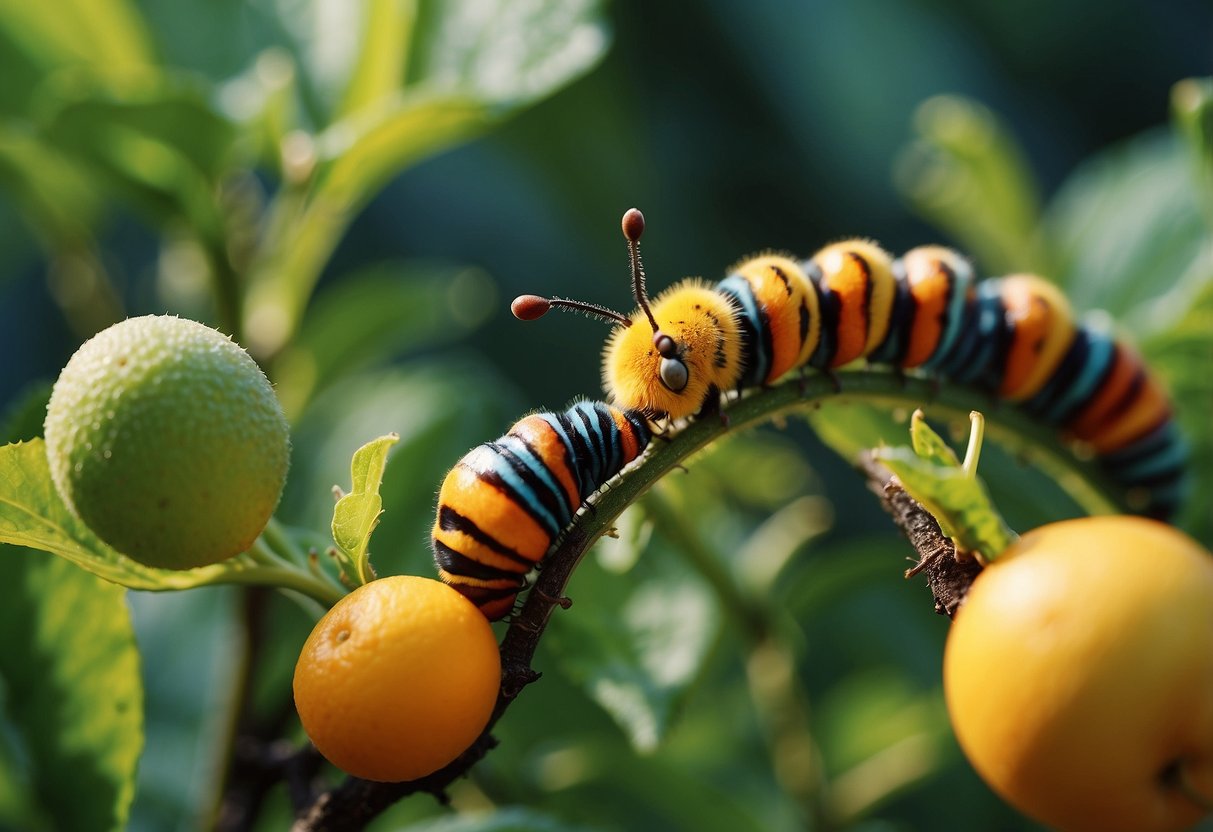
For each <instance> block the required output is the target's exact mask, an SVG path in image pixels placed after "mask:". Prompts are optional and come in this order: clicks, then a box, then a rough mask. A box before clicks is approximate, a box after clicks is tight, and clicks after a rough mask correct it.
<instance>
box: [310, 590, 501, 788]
mask: <svg viewBox="0 0 1213 832" xmlns="http://www.w3.org/2000/svg"><path fill="white" fill-rule="evenodd" d="M500 686H501V659H500V656H499V654H498V652H497V640H496V639H495V638H494V636H493V631H492V628H491V627H490V626H489V622H488V619H486V618H485V617H484V615H483V614H482V613H481V612H480V611H479V610H478V609H476V607H475V606H474V605H473V604H472V603H471V602H470V601H468V600H467V599H466V598H464V597H463V596H462V595H460V594H459V593H458V592H456V591H455V590H454V589H452V588H451V587H449V586H447V585H446V584H444V583H442V582H441V581H436V580H433V579H431V578H421V577H417V576H414V575H397V576H394V577H388V578H380V579H379V580H376V581H372V582H371V583H369V584H365V585H364V586H361V587H359V588H358V589H356V590H354V591H353V592H351V593H350V594H349V595H347V596H346V597H345V598H343V599H341V600H340V601H339V602H337V604H336V605H334V607H333V608H332V609H331V610H329V611H328V613H327V614H326V615H325V616H324V617H323V618H321V619H320V621H319V622H318V623H317V624H316V627H315V629H313V630H312V633H311V635H310V636H308V639H307V641H306V642H305V643H304V645H303V650H302V652H301V653H300V655H299V661H298V663H297V664H296V665H295V680H294V689H295V707H296V709H297V710H298V711H299V719H300V721H301V722H302V723H303V728H304V730H305V731H306V732H307V735H308V736H309V737H310V738H311V740H312V742H313V743H314V744H315V745H316V748H317V749H319V751H320V753H321V754H323V755H324V756H325V757H326V758H327V759H328V760H329V761H330V762H331V763H333V764H334V765H336V766H337V767H338V768H341V769H343V770H345V771H346V772H348V773H350V774H353V775H355V776H357V777H362V778H364V779H366V780H378V781H382V782H397V781H402V780H414V779H416V778H418V777H424V776H425V775H427V774H431V773H433V772H435V771H437V770H438V769H440V768H442V767H443V766H445V765H446V764H447V763H450V762H451V761H453V760H454V759H455V758H456V757H458V756H459V755H460V754H461V753H462V752H463V751H464V750H465V749H466V748H467V747H468V746H470V745H471V744H472V742H473V741H474V740H475V739H476V738H477V737H478V736H479V735H480V733H481V731H483V730H484V727H485V726H486V725H487V724H488V721H489V716H490V715H491V714H492V711H493V706H494V704H495V703H496V701H497V691H498V689H499V688H500Z"/></svg>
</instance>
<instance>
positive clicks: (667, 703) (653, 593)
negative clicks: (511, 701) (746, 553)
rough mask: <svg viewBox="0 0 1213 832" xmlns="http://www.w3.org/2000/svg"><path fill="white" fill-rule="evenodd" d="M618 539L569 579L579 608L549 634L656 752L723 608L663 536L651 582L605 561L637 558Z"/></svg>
mask: <svg viewBox="0 0 1213 832" xmlns="http://www.w3.org/2000/svg"><path fill="white" fill-rule="evenodd" d="M625 516H626V515H625ZM636 520H637V518H635V517H633V518H631V519H630V520H628V521H625V520H624V519H623V518H621V520H620V523H621V524H626V523H627V522H635V521H636ZM624 537H625V538H628V537H632V535H631V533H630V532H628V531H625V532H624ZM613 543H614V541H604V542H603V543H601V544H600V547H601V551H602V552H603V554H602V555H601V556H600V557H601V558H605V560H602V559H600V557H593V556H591V557H589V558H587V559H586V560H585V561H583V562H582V563H581V565H580V566H579V567H578V569H577V573H576V575H575V576H574V578H573V580H572V582H571V583H570V585H569V597H571V598H572V599H573V609H574V612H571V613H570V614H569V615H560V616H557V617H556V619H554V621H553V622H552V625H551V626H550V627H549V630H548V633H547V639H545V640H546V641H549V642H550V647H551V648H552V649H553V650H554V651H555V652H557V654H558V655H559V662H560V667H561V670H562V671H563V672H564V673H565V674H566V675H567V676H568V677H569V678H571V679H572V680H574V681H575V682H576V683H577V684H578V685H580V686H581V687H582V688H584V689H585V691H586V693H587V694H588V695H589V696H590V698H592V699H593V700H594V701H595V702H597V703H598V704H599V705H600V706H601V707H602V708H603V710H605V711H606V712H607V713H608V714H610V716H611V718H612V719H614V720H615V722H616V724H618V725H619V727H620V728H621V729H623V732H624V733H625V734H626V735H627V737H628V739H629V741H630V742H631V744H632V746H633V747H634V748H636V749H637V750H639V751H642V752H650V751H653V750H654V749H656V748H657V746H658V745H659V744H660V743H661V742H662V740H663V739H664V738H665V735H666V733H667V732H668V731H669V729H670V727H671V726H672V724H673V720H674V716H675V714H676V712H677V710H678V709H679V707H680V705H681V703H682V702H683V700H684V698H685V697H686V695H687V694H688V693H689V692H690V689H691V687H692V686H693V685H694V683H695V682H696V681H697V680H698V679H699V678H700V677H701V675H702V671H703V665H704V662H705V661H706V660H707V657H708V655H709V651H710V648H711V646H712V644H713V643H714V642H715V639H716V637H717V633H718V632H719V627H720V613H719V610H718V609H717V606H716V602H715V601H714V599H713V596H712V593H711V590H710V589H709V588H708V586H707V584H706V583H705V582H704V581H703V580H701V579H699V578H698V577H697V576H696V575H695V574H694V573H692V572H691V571H690V570H689V569H688V568H687V567H686V565H685V563H684V562H683V561H682V560H681V559H680V558H679V557H678V556H677V555H676V554H675V553H674V552H673V551H671V550H670V548H669V546H670V544H669V543H668V541H666V540H664V539H663V538H661V536H660V535H654V537H653V539H652V541H651V543H650V545H649V546H648V547H647V549H646V551H645V553H644V563H645V575H644V580H639V579H638V578H637V575H636V574H634V573H627V574H621V573H619V572H616V571H613V569H612V568H609V567H607V566H604V563H607V564H626V563H628V561H629V560H630V559H627V558H624V559H619V558H616V557H612V555H611V554H609V550H610V549H611V548H612V544H613ZM616 568H617V567H616Z"/></svg>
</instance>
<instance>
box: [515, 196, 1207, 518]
mask: <svg viewBox="0 0 1213 832" xmlns="http://www.w3.org/2000/svg"><path fill="white" fill-rule="evenodd" d="M622 226H623V235H624V238H625V239H626V241H627V246H628V254H629V259H630V266H631V275H632V293H633V295H634V297H635V300H636V304H637V307H638V308H637V310H636V311H634V312H633V313H632V314H631V315H630V316H625V315H622V314H620V313H618V312H615V311H614V310H611V309H609V308H607V307H603V306H599V305H597V304H592V303H586V302H583V301H576V300H571V299H566V298H546V297H540V296H537V295H521V296H519V297H518V298H516V299H515V300H514V302H513V304H512V305H511V309H512V311H513V313H514V315H515V316H516V317H518V318H519V319H521V320H534V319H536V318H538V317H540V316H542V315H544V314H546V313H547V312H548V311H549V310H550V309H553V308H558V309H564V310H568V311H577V312H584V313H587V314H589V315H591V316H594V317H597V318H601V319H603V320H606V321H607V322H609V323H611V324H613V325H614V328H613V330H612V332H611V335H610V338H609V340H608V342H607V345H606V349H605V351H604V355H603V369H602V376H603V386H604V388H605V389H606V391H607V393H608V395H609V397H610V400H611V401H612V402H613V403H614V404H615V405H616V406H618V407H622V408H625V409H627V410H630V411H637V412H639V413H642V414H644V415H645V416H646V417H648V418H650V419H663V418H669V419H681V418H684V417H687V416H691V415H693V414H696V413H700V412H702V411H703V410H704V409H706V408H714V407H718V406H719V403H720V395H721V393H722V392H724V391H731V390H738V389H742V388H746V387H753V386H758V385H768V384H771V383H773V382H775V381H776V380H778V379H779V378H780V377H782V376H784V375H786V374H787V373H789V372H790V371H792V370H795V369H797V368H803V367H812V368H816V369H818V370H822V371H825V372H827V373H832V371H833V369H834V368H837V367H841V366H843V365H845V364H850V363H851V362H854V361H858V360H860V359H866V360H867V361H868V362H870V363H878V364H886V365H890V366H892V367H894V368H896V370H897V371H898V372H901V371H904V370H908V369H913V368H918V369H920V370H921V371H924V372H927V373H930V374H933V375H935V376H937V377H940V378H943V379H945V380H949V381H955V382H958V383H962V384H968V385H973V386H975V387H977V388H979V389H982V390H985V391H988V392H989V393H990V394H992V395H993V396H995V397H997V398H999V399H1003V400H1006V401H1008V402H1011V403H1013V404H1015V405H1017V406H1019V407H1022V408H1023V409H1024V410H1025V411H1026V412H1028V413H1029V414H1031V415H1033V416H1034V417H1035V418H1037V419H1039V420H1041V421H1043V422H1045V423H1046V424H1048V425H1050V426H1054V427H1057V428H1059V429H1060V431H1061V432H1062V434H1063V436H1064V437H1066V438H1067V439H1070V440H1074V441H1077V442H1080V443H1082V444H1084V445H1085V446H1086V447H1088V448H1090V449H1091V452H1092V453H1093V454H1094V455H1095V457H1096V459H1097V460H1098V462H1099V464H1100V466H1101V467H1102V469H1103V470H1104V471H1105V472H1106V473H1107V474H1108V475H1109V476H1110V478H1111V479H1112V480H1113V481H1114V482H1116V483H1117V484H1118V485H1120V486H1121V487H1123V488H1124V489H1126V494H1127V495H1128V498H1129V501H1130V502H1131V504H1132V505H1133V507H1134V509H1135V510H1138V511H1140V513H1142V514H1146V515H1149V516H1153V517H1157V518H1160V519H1165V518H1167V517H1168V516H1170V515H1171V514H1172V512H1173V511H1174V510H1175V508H1176V507H1177V506H1178V504H1179V502H1180V499H1181V497H1182V493H1183V487H1184V476H1185V466H1186V446H1185V444H1184V442H1183V440H1182V437H1181V436H1180V434H1179V431H1178V429H1177V427H1176V425H1175V423H1174V420H1173V418H1172V408H1171V404H1170V401H1169V398H1168V396H1167V394H1166V392H1165V391H1164V389H1163V387H1162V385H1161V384H1160V382H1159V381H1158V379H1157V378H1156V377H1155V376H1154V375H1153V374H1152V373H1151V372H1150V371H1149V370H1148V368H1147V367H1146V366H1145V363H1144V362H1143V360H1142V358H1141V356H1140V355H1139V354H1138V353H1137V352H1136V351H1135V350H1134V349H1133V348H1132V347H1131V346H1129V345H1128V344H1127V343H1126V342H1125V341H1123V340H1121V339H1119V338H1117V337H1116V336H1115V334H1114V333H1113V332H1112V331H1111V327H1110V325H1109V324H1108V323H1107V320H1106V318H1102V317H1099V316H1092V317H1088V318H1085V319H1083V320H1081V321H1079V320H1076V319H1075V317H1074V315H1073V313H1072V311H1071V309H1070V306H1069V303H1068V301H1067V300H1066V298H1065V296H1064V295H1063V294H1062V292H1061V291H1060V289H1058V288H1057V287H1056V286H1054V285H1053V284H1051V283H1049V282H1048V281H1047V280H1045V279H1043V278H1041V277H1037V276H1035V275H1029V274H1015V275H1011V276H1008V277H1002V278H995V279H990V280H984V281H981V282H978V281H977V280H976V278H975V276H974V270H973V267H972V265H971V263H970V262H969V261H968V259H967V258H965V257H964V256H962V255H961V254H959V253H958V252H956V251H954V250H952V249H949V248H945V247H942V246H933V245H932V246H921V247H918V248H915V249H913V250H911V251H909V252H907V253H906V254H904V255H903V256H902V257H900V258H898V259H896V260H894V259H893V257H892V256H891V255H890V254H888V253H887V252H886V251H885V250H884V249H882V248H881V247H880V246H879V245H877V244H876V243H874V242H871V241H868V240H861V239H853V240H845V241H843V242H839V243H834V244H832V245H828V246H826V247H825V248H822V249H821V250H820V251H818V252H817V253H816V254H815V255H813V256H812V257H811V258H809V259H808V260H800V261H798V260H796V259H794V258H793V257H790V256H788V255H784V254H775V253H765V254H760V255H757V256H754V257H750V258H747V259H745V260H742V261H741V262H739V263H738V264H736V265H735V266H733V267H732V268H731V269H729V272H728V274H727V276H726V277H725V278H724V279H723V280H721V281H720V282H719V283H716V284H714V285H713V284H709V283H706V282H704V281H702V280H697V279H687V280H684V281H682V282H680V283H677V284H675V285H674V286H672V287H670V288H669V289H667V290H666V291H664V292H663V293H661V294H660V295H658V296H657V297H656V298H655V299H654V300H652V301H650V300H649V297H648V293H647V290H646V287H645V282H646V280H645V273H644V266H643V263H642V261H641V259H640V238H641V235H642V234H643V233H644V216H643V215H642V214H641V213H640V211H638V210H636V209H635V208H633V209H631V210H629V211H628V212H627V213H625V214H624V216H623V223H622ZM650 333H651V334H650Z"/></svg>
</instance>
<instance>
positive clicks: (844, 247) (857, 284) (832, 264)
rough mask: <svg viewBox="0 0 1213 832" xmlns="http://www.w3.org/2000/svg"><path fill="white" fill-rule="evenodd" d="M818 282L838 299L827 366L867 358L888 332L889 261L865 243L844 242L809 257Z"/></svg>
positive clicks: (890, 307) (890, 299) (890, 300)
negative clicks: (833, 343) (834, 341)
mask: <svg viewBox="0 0 1213 832" xmlns="http://www.w3.org/2000/svg"><path fill="white" fill-rule="evenodd" d="M813 262H814V263H816V264H817V266H818V267H819V268H820V269H821V281H822V283H823V284H825V286H826V288H828V289H829V290H830V291H831V292H833V293H834V294H835V295H837V296H838V330H837V332H836V333H835V336H836V338H837V342H838V343H837V349H836V350H835V353H834V359H833V361H831V362H830V366H832V367H839V366H841V365H843V364H849V363H850V362H852V361H854V360H855V359H857V358H862V357H863V356H865V355H867V354H868V353H869V352H871V351H872V350H873V349H875V348H876V346H877V345H878V344H879V343H880V342H881V341H883V340H884V338H885V335H886V334H887V333H888V331H889V318H890V317H891V316H892V310H893V296H894V294H895V291H896V287H895V285H894V281H893V274H892V271H891V258H890V257H889V255H888V253H887V252H886V251H885V250H884V249H882V248H881V247H880V246H878V245H876V244H875V243H873V242H870V241H868V240H845V241H843V242H841V243H835V244H833V245H830V246H826V247H825V248H823V249H822V250H821V251H819V252H817V254H816V255H814V256H813Z"/></svg>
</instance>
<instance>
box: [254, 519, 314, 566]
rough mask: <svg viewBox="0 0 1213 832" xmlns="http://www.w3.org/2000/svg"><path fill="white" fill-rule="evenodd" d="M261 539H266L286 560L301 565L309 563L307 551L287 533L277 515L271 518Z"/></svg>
mask: <svg viewBox="0 0 1213 832" xmlns="http://www.w3.org/2000/svg"><path fill="white" fill-rule="evenodd" d="M259 539H260V540H262V541H264V542H265V544H266V545H267V546H269V548H270V549H271V550H272V551H273V552H275V553H277V554H278V555H281V556H282V557H283V558H284V559H285V560H287V561H290V562H291V563H295V564H298V565H299V566H307V565H308V556H307V553H306V552H304V551H303V549H301V548H300V547H299V546H298V545H297V544H296V543H295V541H294V540H293V539H292V538H291V536H290V535H289V534H287V531H286V529H285V528H284V527H283V525H282V524H281V523H279V522H278V519H277V518H276V517H271V518H270V521H269V522H268V523H267V524H266V525H265V529H264V530H263V531H262V532H261V537H260V538H259Z"/></svg>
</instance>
